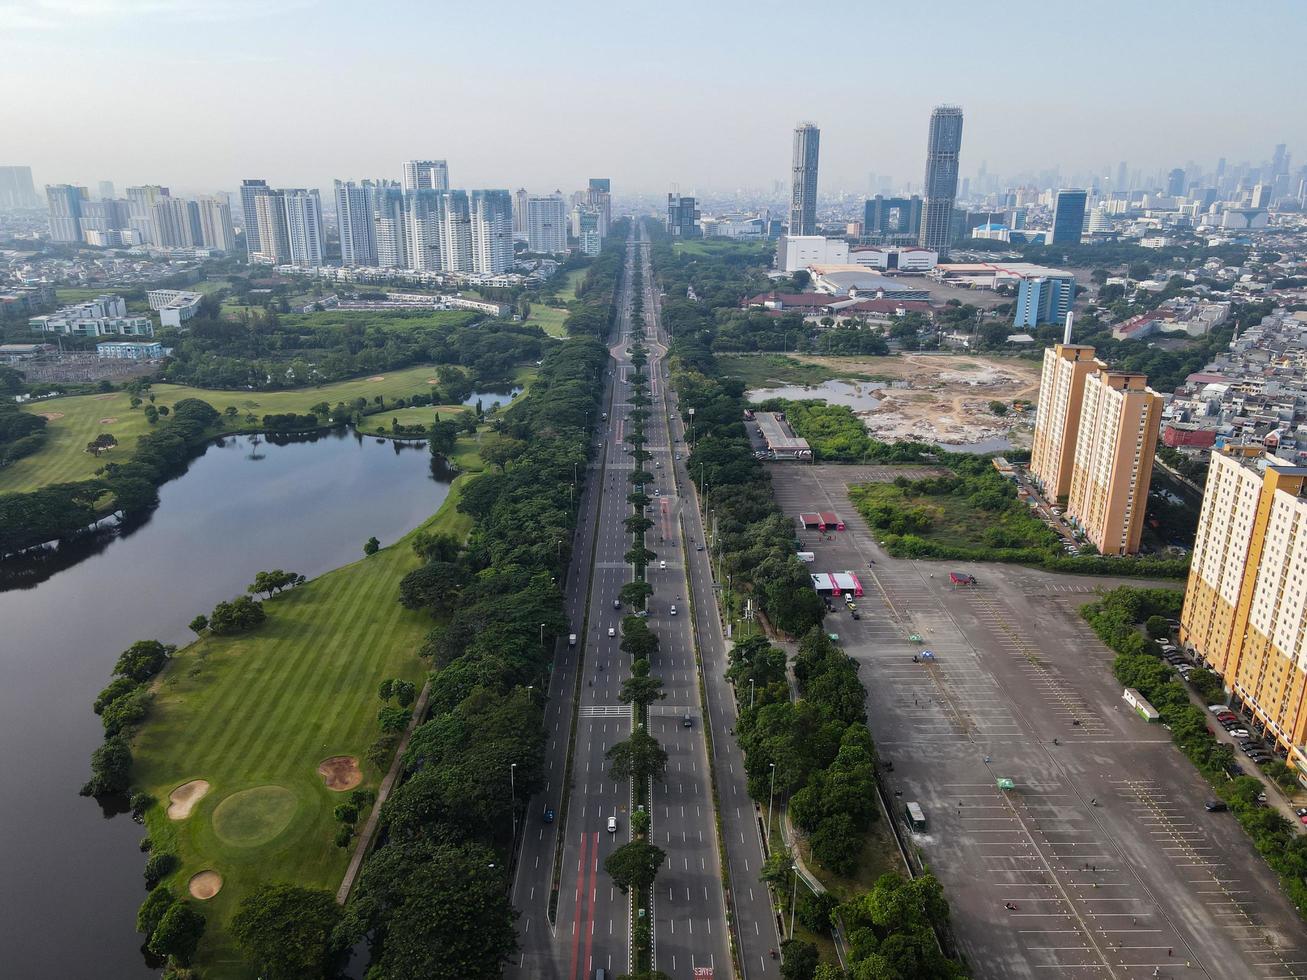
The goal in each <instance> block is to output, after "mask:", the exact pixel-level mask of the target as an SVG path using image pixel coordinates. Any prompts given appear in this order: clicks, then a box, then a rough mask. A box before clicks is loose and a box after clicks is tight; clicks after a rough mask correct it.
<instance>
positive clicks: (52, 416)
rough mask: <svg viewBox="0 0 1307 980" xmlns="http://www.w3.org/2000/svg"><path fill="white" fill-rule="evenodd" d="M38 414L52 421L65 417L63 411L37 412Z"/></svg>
mask: <svg viewBox="0 0 1307 980" xmlns="http://www.w3.org/2000/svg"><path fill="white" fill-rule="evenodd" d="M36 414H37V415H39V416H41V418H43V419H47V420H49V421H51V422H53V421H55V420H56V419H61V418H63V417H64V413H63V412H37V413H36Z"/></svg>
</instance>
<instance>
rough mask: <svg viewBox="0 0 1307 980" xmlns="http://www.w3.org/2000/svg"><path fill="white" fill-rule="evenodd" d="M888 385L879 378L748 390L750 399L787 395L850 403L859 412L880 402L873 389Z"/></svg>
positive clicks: (799, 399)
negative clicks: (876, 379) (879, 380)
mask: <svg viewBox="0 0 1307 980" xmlns="http://www.w3.org/2000/svg"><path fill="white" fill-rule="evenodd" d="M884 387H886V386H885V384H883V383H881V382H878V381H852V382H850V381H823V382H822V383H821V384H819V385H781V386H780V387H777V388H755V389H753V390H751V391H749V392H747V396H748V399H749V401H751V402H765V401H766V400H767V399H768V398H785V399H789V400H790V401H803V400H805V399H808V400H816V399H820V400H822V401H824V402H826V403H827V404H830V405H847V406H849V408H851V409H853V410H854V411H855V412H869V411H871V410H872V409H873V408H876V407H877V406H878V405H880V399H879V398H877V397H876V396H875V395H874V394H872V392H876V391H880V390H881V389H882V388H884Z"/></svg>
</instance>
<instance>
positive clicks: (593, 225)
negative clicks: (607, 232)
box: [572, 207, 604, 255]
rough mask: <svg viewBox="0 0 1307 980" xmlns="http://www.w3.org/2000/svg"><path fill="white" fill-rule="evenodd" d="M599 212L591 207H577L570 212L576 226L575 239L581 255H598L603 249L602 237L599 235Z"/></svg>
mask: <svg viewBox="0 0 1307 980" xmlns="http://www.w3.org/2000/svg"><path fill="white" fill-rule="evenodd" d="M599 218H600V216H599V210H598V209H597V208H592V207H578V208H576V210H574V211H573V212H572V220H573V223H574V224H575V225H576V239H577V241H578V242H579V243H580V245H581V254H582V255H598V254H599V250H600V249H601V248H603V243H604V237H603V235H601V234H600V233H599Z"/></svg>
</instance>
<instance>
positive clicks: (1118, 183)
mask: <svg viewBox="0 0 1307 980" xmlns="http://www.w3.org/2000/svg"><path fill="white" fill-rule="evenodd" d="M1112 190H1113V191H1114V192H1116V193H1117V194H1124V193H1127V192H1129V190H1130V178H1129V176H1128V171H1127V170H1126V168H1125V161H1124V160H1122V161H1121V162H1120V163H1118V164H1117V165H1116V180H1115V181H1113V183H1112Z"/></svg>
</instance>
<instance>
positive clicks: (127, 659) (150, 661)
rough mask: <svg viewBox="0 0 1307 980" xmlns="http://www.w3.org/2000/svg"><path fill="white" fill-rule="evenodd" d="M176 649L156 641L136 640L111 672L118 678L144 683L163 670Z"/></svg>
mask: <svg viewBox="0 0 1307 980" xmlns="http://www.w3.org/2000/svg"><path fill="white" fill-rule="evenodd" d="M175 649H176V647H172V646H164V644H162V643H160V642H159V641H158V640H137V641H136V642H135V643H133V644H132V645H131V646H129V647H128V648H127V649H126V650H124V651H123V652H122V654H121V655H119V657H118V662H117V663H115V664H114V667H113V672H114V674H116V675H118V676H120V677H130V678H131V679H132V680H134V681H136V682H137V683H144V682H145V681H148V680H149V679H150V678H151V677H153V676H154V675H155V674H157V673H158V672H159V671H161V670H163V665H164V664H166V663H167V662H168V658H169V657H171V656H172V654H173V651H174V650H175Z"/></svg>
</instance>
